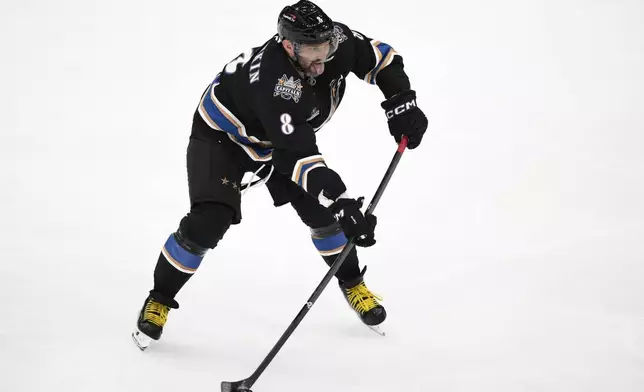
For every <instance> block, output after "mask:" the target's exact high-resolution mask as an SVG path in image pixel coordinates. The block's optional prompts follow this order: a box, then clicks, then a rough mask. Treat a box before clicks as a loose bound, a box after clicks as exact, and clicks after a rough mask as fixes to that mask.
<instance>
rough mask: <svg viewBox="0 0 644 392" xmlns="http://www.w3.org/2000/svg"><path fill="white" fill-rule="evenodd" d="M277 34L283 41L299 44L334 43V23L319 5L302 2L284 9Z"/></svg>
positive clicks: (306, 0) (278, 23) (302, 0)
mask: <svg viewBox="0 0 644 392" xmlns="http://www.w3.org/2000/svg"><path fill="white" fill-rule="evenodd" d="M277 33H278V34H279V37H280V38H281V39H283V40H285V39H286V40H289V41H292V42H294V43H297V44H319V43H323V42H326V41H329V42H333V41H334V40H335V33H334V30H333V21H332V20H331V18H329V17H328V16H327V15H326V14H325V13H324V11H322V9H321V8H320V7H318V6H317V5H315V4H313V3H312V2H310V1H308V0H301V1H298V2H297V3H295V4H293V5H288V6H286V7H284V9H282V12H280V16H279V19H278V22H277Z"/></svg>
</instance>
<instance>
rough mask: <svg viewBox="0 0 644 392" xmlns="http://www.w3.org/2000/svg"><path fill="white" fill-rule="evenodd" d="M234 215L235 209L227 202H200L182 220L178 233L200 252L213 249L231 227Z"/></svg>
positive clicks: (187, 243)
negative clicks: (226, 203)
mask: <svg viewBox="0 0 644 392" xmlns="http://www.w3.org/2000/svg"><path fill="white" fill-rule="evenodd" d="M233 217H234V210H233V209H232V208H230V207H228V206H227V205H225V204H220V203H202V204H198V205H196V206H194V207H193V208H192V209H191V210H190V212H189V213H188V214H187V215H186V216H185V217H184V218H183V219H182V220H181V223H180V224H179V230H177V233H178V234H179V236H180V237H181V238H183V241H184V243H185V244H186V245H187V246H188V247H194V249H195V250H196V251H198V252H199V251H201V250H202V249H205V250H207V249H213V248H215V247H216V246H217V244H218V243H219V241H220V240H221V239H222V238H223V237H224V234H226V232H227V231H228V229H229V228H230V225H231V224H232V221H233ZM200 249H201V250H200Z"/></svg>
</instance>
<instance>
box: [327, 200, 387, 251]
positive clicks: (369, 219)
mask: <svg viewBox="0 0 644 392" xmlns="http://www.w3.org/2000/svg"><path fill="white" fill-rule="evenodd" d="M363 201H364V197H360V198H358V200H355V199H344V198H342V199H338V200H337V201H336V202H335V203H333V204H332V205H331V206H330V207H329V209H330V210H331V211H332V212H333V213H334V214H335V215H336V217H337V218H338V223H339V224H340V227H341V228H342V231H343V232H344V235H345V236H346V237H347V238H349V239H353V243H354V244H356V245H357V246H361V247H363V248H367V247H370V246H372V245H374V244H375V243H376V240H375V238H374V230H375V228H376V224H377V222H378V220H377V219H376V216H375V215H371V214H369V215H366V216H365V215H363V214H362V211H360V208H361V207H362V202H363Z"/></svg>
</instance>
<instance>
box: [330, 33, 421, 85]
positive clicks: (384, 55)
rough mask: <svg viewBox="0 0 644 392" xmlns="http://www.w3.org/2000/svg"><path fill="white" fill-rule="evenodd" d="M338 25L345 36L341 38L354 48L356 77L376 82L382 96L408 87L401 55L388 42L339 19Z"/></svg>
mask: <svg viewBox="0 0 644 392" xmlns="http://www.w3.org/2000/svg"><path fill="white" fill-rule="evenodd" d="M338 26H339V27H340V28H341V29H342V33H343V34H344V37H346V38H344V37H343V39H345V40H346V41H348V42H347V43H348V44H349V45H350V46H351V47H352V48H353V54H354V62H353V68H352V70H351V71H352V72H353V73H354V74H355V75H356V76H357V77H359V78H360V79H362V80H364V81H365V82H367V83H369V84H375V85H377V86H378V87H379V88H380V91H382V93H383V94H384V96H385V98H389V97H392V96H394V95H396V94H397V93H399V92H401V91H403V90H407V89H409V88H410V83H409V77H408V76H407V74H406V73H405V70H404V68H405V66H404V63H403V57H402V56H401V55H400V54H399V53H398V52H396V50H395V49H394V48H393V47H392V46H391V45H389V44H387V43H385V42H382V41H378V40H375V39H372V38H369V37H367V36H366V35H364V34H362V33H360V32H358V31H355V30H351V29H350V28H349V27H347V26H346V25H343V24H341V23H339V24H338Z"/></svg>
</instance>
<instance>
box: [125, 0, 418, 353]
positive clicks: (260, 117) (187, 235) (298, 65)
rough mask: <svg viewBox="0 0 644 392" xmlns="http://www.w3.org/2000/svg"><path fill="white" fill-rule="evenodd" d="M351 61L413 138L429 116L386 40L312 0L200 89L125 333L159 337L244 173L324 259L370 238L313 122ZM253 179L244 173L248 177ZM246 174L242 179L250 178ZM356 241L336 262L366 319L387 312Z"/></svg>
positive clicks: (235, 205) (396, 131)
mask: <svg viewBox="0 0 644 392" xmlns="http://www.w3.org/2000/svg"><path fill="white" fill-rule="evenodd" d="M349 73H353V74H354V75H356V76H357V77H359V78H360V79H363V80H364V81H365V82H367V83H370V84H374V85H377V86H378V87H379V89H380V91H381V92H382V94H383V95H384V98H385V100H384V101H383V102H382V104H381V106H382V108H383V109H384V114H385V117H386V118H387V121H388V126H389V130H390V133H391V134H392V136H393V137H394V138H395V140H396V142H400V140H401V139H402V137H403V136H404V135H405V136H407V137H408V139H409V144H408V148H410V149H414V148H416V147H418V145H419V144H420V142H421V140H422V137H423V134H424V133H425V130H426V128H427V118H426V117H425V115H424V114H423V112H422V111H421V110H420V109H419V108H418V106H417V105H416V95H415V92H414V90H412V89H411V88H410V82H409V79H408V77H407V75H406V74H405V72H404V71H403V59H402V57H401V56H400V55H399V54H398V53H397V52H396V51H395V50H394V49H393V48H392V47H391V46H390V45H388V44H386V43H384V42H380V41H376V40H372V39H370V38H367V37H366V36H365V35H363V34H361V33H359V32H357V31H354V30H351V29H350V28H349V27H347V26H346V25H344V24H342V23H338V22H333V21H332V20H331V19H330V18H329V17H328V16H327V15H326V14H325V13H324V12H323V11H322V10H321V9H320V8H319V7H318V6H317V5H315V4H313V3H312V2H309V1H299V2H297V3H296V4H293V5H291V6H286V7H285V8H284V9H283V10H282V12H281V13H280V15H279V18H278V25H277V34H276V35H274V36H273V37H272V38H270V39H269V40H268V41H266V42H265V43H264V44H263V45H261V46H259V47H256V48H252V49H250V50H248V51H247V52H244V53H242V54H240V55H239V56H238V57H237V58H235V59H233V60H232V61H231V62H230V63H228V64H227V65H226V66H225V67H224V68H223V69H222V71H221V72H220V73H219V74H217V75H216V77H215V79H214V80H213V81H212V82H211V83H210V85H208V87H207V89H206V90H205V92H204V93H203V95H202V97H201V99H200V101H199V104H198V107H197V110H196V111H195V114H194V118H193V125H192V132H191V135H190V140H189V144H188V148H187V171H188V188H189V196H190V202H191V205H190V211H189V212H188V213H187V214H186V215H185V216H184V217H183V218H182V219H181V221H180V222H179V225H178V228H177V230H176V231H175V232H174V233H172V234H171V235H170V236H169V238H168V239H167V241H166V243H165V245H164V246H163V248H162V250H161V253H160V255H159V259H158V261H157V263H156V267H155V269H154V287H153V289H152V290H150V292H149V295H148V296H147V298H146V299H145V301H144V303H143V307H142V308H141V310H140V313H139V317H138V320H137V330H136V331H135V332H134V334H133V337H134V338H135V341H136V342H137V344H138V345H139V347H140V348H141V349H144V348H145V347H146V346H147V345H148V344H149V343H150V339H154V340H158V339H159V338H160V337H161V334H162V331H163V327H164V325H165V323H166V320H167V317H168V312H169V310H170V309H177V308H178V307H179V304H178V303H177V301H176V299H175V297H176V295H177V293H178V292H179V291H180V290H181V288H182V287H183V286H184V284H185V283H186V282H187V281H188V279H190V277H191V276H192V275H193V274H194V273H195V272H196V271H197V269H198V267H199V265H200V264H201V262H202V260H203V258H204V256H205V255H206V253H207V252H208V251H209V250H210V249H213V248H215V247H216V246H217V243H218V242H219V241H220V240H221V239H222V237H223V236H224V234H225V233H226V231H227V230H228V229H229V227H230V225H234V224H239V223H240V222H241V208H240V204H241V191H242V183H241V182H242V177H243V176H244V175H245V174H246V173H251V172H252V173H253V174H254V175H253V180H254V179H255V178H256V177H257V178H259V179H261V181H255V183H254V184H253V185H257V183H260V184H261V183H265V184H266V187H267V188H268V190H269V192H270V194H271V196H272V198H273V200H274V204H275V206H281V205H285V204H288V203H290V204H291V206H292V207H293V208H294V209H295V211H297V213H298V215H299V217H300V218H301V219H302V221H303V223H304V224H306V225H307V226H308V227H309V228H310V231H311V237H312V242H313V244H314V246H315V247H316V248H317V250H318V251H319V253H320V255H321V256H322V258H323V259H324V261H326V263H327V264H329V265H331V264H332V263H333V261H334V260H335V258H336V256H337V255H338V254H339V253H340V252H341V251H342V249H343V247H344V245H345V244H346V243H347V241H348V239H354V242H355V244H356V245H357V246H360V247H368V246H372V245H374V243H375V237H374V229H375V226H376V218H375V216H364V215H363V213H362V212H361V210H360V208H361V207H362V203H363V198H357V199H356V198H352V197H351V196H349V193H348V192H347V188H346V186H345V184H344V183H343V182H342V180H341V178H340V176H339V175H338V173H337V172H336V171H334V170H333V169H332V168H330V167H328V166H327V164H326V163H325V161H324V157H323V156H322V155H321V153H320V151H319V150H318V147H317V145H316V132H317V131H318V130H320V128H322V127H323V126H324V125H325V124H326V123H327V122H328V121H329V120H330V119H331V117H332V116H333V114H334V112H335V110H336V109H337V108H338V105H339V104H340V102H341V101H342V97H343V95H344V91H345V84H346V77H347V76H348V75H349ZM251 181H252V180H251ZM250 185H251V184H248V185H247V186H250ZM365 271H366V267H365V268H363V269H362V270H360V267H359V263H358V256H357V251H356V250H355V248H354V249H353V250H352V252H351V253H350V254H349V256H348V257H347V259H346V260H345V262H344V264H343V265H342V267H341V268H340V269H339V271H338V272H337V274H336V278H337V280H338V283H339V287H340V288H341V291H342V293H343V295H344V296H345V298H346V300H347V302H348V304H349V305H350V306H351V308H352V309H353V310H354V311H355V312H356V313H357V314H358V316H359V317H360V319H361V320H362V321H363V322H364V323H365V324H367V325H370V326H375V325H378V324H380V323H382V322H383V321H384V320H385V317H386V312H385V309H384V307H383V306H382V305H381V304H380V303H379V299H380V298H378V297H377V296H376V295H375V294H373V293H372V292H371V291H370V290H369V289H368V288H367V286H366V285H365V282H364V273H365Z"/></svg>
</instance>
